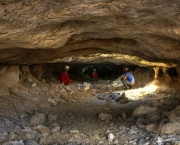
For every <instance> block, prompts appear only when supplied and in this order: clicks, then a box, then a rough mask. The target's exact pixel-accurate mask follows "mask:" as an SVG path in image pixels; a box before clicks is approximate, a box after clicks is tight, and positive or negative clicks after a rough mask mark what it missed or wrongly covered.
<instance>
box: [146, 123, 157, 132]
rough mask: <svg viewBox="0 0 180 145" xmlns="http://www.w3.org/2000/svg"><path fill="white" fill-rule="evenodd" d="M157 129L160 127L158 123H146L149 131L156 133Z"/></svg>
mask: <svg viewBox="0 0 180 145" xmlns="http://www.w3.org/2000/svg"><path fill="white" fill-rule="evenodd" d="M157 129H158V125H157V124H149V125H146V130H147V131H148V132H153V133H156V132H157Z"/></svg>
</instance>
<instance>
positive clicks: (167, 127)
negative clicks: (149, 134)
mask: <svg viewBox="0 0 180 145" xmlns="http://www.w3.org/2000/svg"><path fill="white" fill-rule="evenodd" d="M179 126H180V123H178V122H174V123H167V124H164V125H163V127H162V130H161V133H164V134H179V133H180V128H179Z"/></svg>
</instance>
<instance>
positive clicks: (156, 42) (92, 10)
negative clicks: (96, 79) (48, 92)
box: [0, 0, 180, 64]
mask: <svg viewBox="0 0 180 145" xmlns="http://www.w3.org/2000/svg"><path fill="white" fill-rule="evenodd" d="M179 7H180V3H179V2H178V1H168V0H165V1H164V0H159V1H144V0H139V1H130V0H126V1H118V0H94V1H92V0H89V1H87V0H84V1H83V0H81V1H79V0H73V1H70V0H67V1H64V0H46V1H42V0H18V1H15V0H6V1H4V0H3V1H1V2H0V16H1V18H0V43H1V45H0V53H1V57H0V63H31V64H32V63H43V62H54V61H56V62H58V61H60V59H61V58H64V57H70V56H73V55H76V56H77V55H80V56H82V54H83V55H84V56H87V55H89V54H95V53H107V54H109V53H111V54H113V53H115V54H127V55H130V56H138V57H140V58H144V59H146V60H148V61H158V62H168V63H169V62H174V63H177V62H179V58H180V50H179V46H180V44H179V40H180V30H179V22H180V15H179V13H180V9H179ZM106 60H107V61H111V60H108V59H106ZM121 61H123V59H121ZM139 61H140V60H139ZM123 62H124V61H123Z"/></svg>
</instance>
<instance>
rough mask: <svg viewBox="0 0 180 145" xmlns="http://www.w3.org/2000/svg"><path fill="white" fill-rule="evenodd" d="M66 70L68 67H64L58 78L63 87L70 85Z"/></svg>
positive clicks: (70, 81)
mask: <svg viewBox="0 0 180 145" xmlns="http://www.w3.org/2000/svg"><path fill="white" fill-rule="evenodd" d="M68 70H69V66H65V68H64V69H63V70H62V71H61V73H60V74H59V76H58V78H59V81H60V82H61V83H63V84H65V85H69V84H70V83H72V80H71V79H70V78H69V75H68Z"/></svg>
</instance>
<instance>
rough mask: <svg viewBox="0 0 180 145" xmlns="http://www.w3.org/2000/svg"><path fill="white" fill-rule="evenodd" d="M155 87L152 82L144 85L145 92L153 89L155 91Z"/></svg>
mask: <svg viewBox="0 0 180 145" xmlns="http://www.w3.org/2000/svg"><path fill="white" fill-rule="evenodd" d="M157 88H158V87H157V86H156V85H154V84H151V85H149V86H146V87H144V89H145V91H147V92H154V91H156V89H157Z"/></svg>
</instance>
